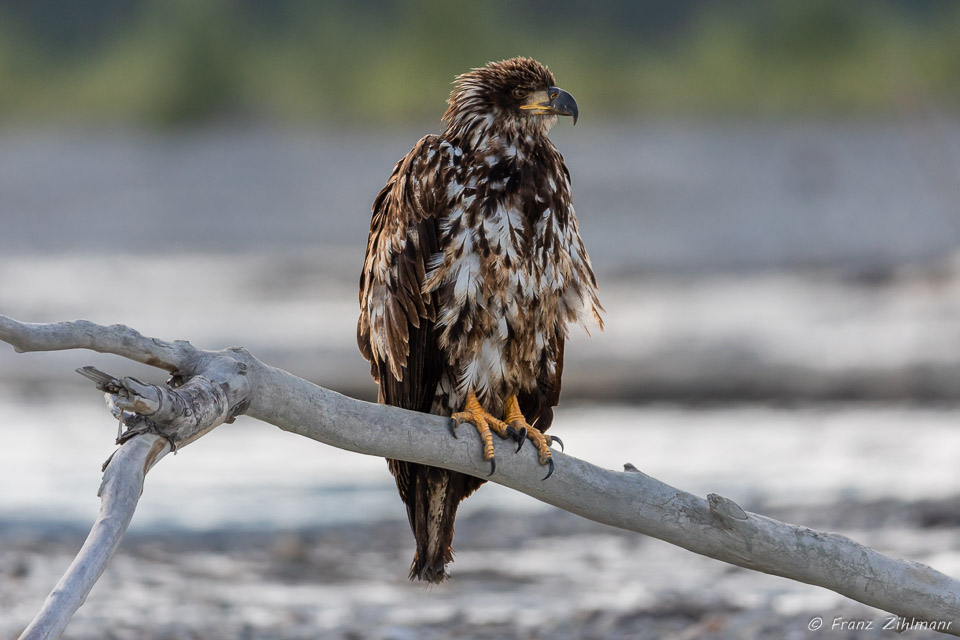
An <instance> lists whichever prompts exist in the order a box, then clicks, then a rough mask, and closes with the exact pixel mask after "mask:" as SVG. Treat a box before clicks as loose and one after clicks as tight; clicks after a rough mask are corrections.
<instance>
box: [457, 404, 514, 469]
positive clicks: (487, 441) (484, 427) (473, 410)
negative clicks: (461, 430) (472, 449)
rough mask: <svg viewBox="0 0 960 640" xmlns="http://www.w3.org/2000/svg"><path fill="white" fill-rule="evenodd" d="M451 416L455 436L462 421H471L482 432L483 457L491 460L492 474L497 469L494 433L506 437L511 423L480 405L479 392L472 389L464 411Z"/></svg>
mask: <svg viewBox="0 0 960 640" xmlns="http://www.w3.org/2000/svg"><path fill="white" fill-rule="evenodd" d="M450 417H451V418H453V428H452V429H451V430H450V432H451V433H452V434H453V437H454V438H456V437H457V431H456V429H457V427H459V426H460V424H461V423H464V422H469V423H470V424H472V425H473V426H474V427H476V429H477V433H479V434H480V440H481V441H482V442H483V459H484V460H488V461H489V462H490V474H489V475H491V476H492V475H493V472H494V471H496V470H497V461H496V460H495V459H494V457H493V434H494V433H495V434H497V435H498V436H500V437H501V438H506V437H507V435H508V434H507V432H508V430H509V428H510V427H509V425H507V423H505V422H504V421H503V420H498V419H497V418H495V417H494V416H492V415H491V414H490V412H489V411H487V410H486V409H484V408H483V407H482V406H481V405H480V401H479V400H477V394H475V393H474V392H472V391H471V392H470V394H469V395H467V404H466V406H465V407H464V408H463V411H459V412H457V413H455V414H453V415H452V416H450Z"/></svg>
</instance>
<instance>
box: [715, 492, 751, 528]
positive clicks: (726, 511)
mask: <svg viewBox="0 0 960 640" xmlns="http://www.w3.org/2000/svg"><path fill="white" fill-rule="evenodd" d="M707 504H708V505H709V506H710V513H712V514H714V515H715V516H717V517H718V518H720V520H721V521H722V522H723V523H724V524H725V525H726V526H727V527H732V526H734V525H736V523H737V522H736V521H740V522H743V521H744V520H746V519H747V517H748V516H747V512H746V511H744V510H743V509H742V508H741V507H740V505H738V504H737V503H736V502H734V501H733V500H730V499H729V498H724V497H723V496H721V495H717V494H716V493H711V494H709V495H708V496H707Z"/></svg>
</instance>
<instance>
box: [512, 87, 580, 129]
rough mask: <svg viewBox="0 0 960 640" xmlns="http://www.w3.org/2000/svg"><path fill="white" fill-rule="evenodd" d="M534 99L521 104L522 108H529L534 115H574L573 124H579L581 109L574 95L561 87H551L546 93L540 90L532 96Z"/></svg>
mask: <svg viewBox="0 0 960 640" xmlns="http://www.w3.org/2000/svg"><path fill="white" fill-rule="evenodd" d="M532 97H533V99H534V101H533V102H531V103H530V104H524V105H521V106H520V108H521V109H529V110H532V111H533V114H534V115H545V116H546V115H557V116H573V124H577V117H578V116H579V115H580V109H578V108H577V101H576V100H574V99H573V96H572V95H570V94H569V93H567V92H566V91H564V90H563V89H561V88H560V87H550V88H549V89H547V91H546V93H543V92H540V93H539V94H536V95H534V96H532Z"/></svg>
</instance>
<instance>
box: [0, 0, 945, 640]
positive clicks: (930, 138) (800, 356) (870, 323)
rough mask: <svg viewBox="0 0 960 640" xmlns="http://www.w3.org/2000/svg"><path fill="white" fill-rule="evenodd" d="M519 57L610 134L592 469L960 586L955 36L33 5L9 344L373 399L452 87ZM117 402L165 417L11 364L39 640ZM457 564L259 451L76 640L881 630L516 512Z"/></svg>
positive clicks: (27, 593)
mask: <svg viewBox="0 0 960 640" xmlns="http://www.w3.org/2000/svg"><path fill="white" fill-rule="evenodd" d="M515 55H526V56H532V57H535V58H537V59H539V60H541V61H542V62H544V63H546V64H548V65H549V66H550V68H551V70H552V71H553V72H554V74H555V76H556V78H557V82H558V84H559V85H560V86H562V87H564V88H565V89H567V90H568V91H570V92H571V93H572V94H573V95H575V96H576V98H577V100H578V102H579V104H580V107H581V118H580V122H579V124H578V126H577V127H576V128H575V129H574V128H572V127H570V126H569V122H560V123H559V124H558V126H557V127H556V128H555V129H554V131H553V133H552V138H553V140H554V142H555V143H556V144H557V146H558V147H559V148H560V150H561V152H562V153H563V154H564V156H565V158H566V161H567V164H568V166H569V168H570V171H571V174H572V176H573V191H574V202H575V205H576V208H577V211H578V216H579V219H580V227H581V233H582V235H583V238H584V241H585V243H586V246H587V248H588V250H589V251H590V254H591V257H592V259H593V262H594V266H595V268H596V271H597V275H598V279H599V281H600V290H601V301H602V303H603V304H604V306H605V307H606V309H607V316H606V318H607V329H606V331H605V332H603V333H602V334H599V335H594V336H593V337H591V338H588V337H587V336H586V335H585V334H582V332H581V331H580V330H574V331H573V334H574V335H573V337H572V339H571V341H570V343H569V346H568V348H567V354H566V357H567V365H566V367H565V377H564V397H563V400H562V403H561V407H560V409H559V410H558V412H557V419H556V422H555V426H554V430H555V431H556V432H557V433H558V434H560V435H561V436H563V437H564V441H565V442H566V443H567V450H568V452H570V453H572V454H573V455H575V456H578V457H581V458H584V459H587V460H590V461H591V462H594V463H597V464H601V465H603V466H606V467H608V468H612V469H620V468H622V465H623V463H625V462H631V463H633V464H635V465H636V466H637V467H638V468H640V469H641V470H643V471H645V472H646V473H649V474H651V475H654V476H656V477H658V478H660V479H661V480H664V481H666V482H668V483H671V484H673V485H674V486H678V487H682V488H684V489H686V490H689V491H693V492H695V493H698V494H700V495H705V494H706V493H708V492H719V493H721V494H723V495H725V496H728V497H730V498H732V499H734V500H736V501H737V502H739V503H740V504H741V505H742V506H744V507H745V508H747V509H751V510H756V511H761V512H763V513H766V514H769V515H771V516H773V517H777V518H781V519H785V520H788V521H791V522H799V523H802V524H805V525H809V526H813V527H818V528H824V529H829V530H839V531H842V532H843V533H846V534H849V535H851V536H853V537H855V538H856V539H858V540H860V541H862V542H864V543H866V544H869V545H871V546H874V547H876V548H878V549H881V550H883V551H885V552H889V553H891V554H894V555H898V556H901V557H908V558H909V559H912V560H917V561H920V562H925V563H929V564H931V565H932V566H934V567H936V568H938V569H940V570H941V571H944V572H946V573H948V574H951V575H954V576H958V575H960V542H957V541H958V540H960V537H958V535H957V534H958V533H960V531H958V529H960V468H958V465H957V464H956V459H957V452H958V451H960V432H958V429H957V423H958V418H960V254H958V248H960V119H958V110H960V5H958V4H957V3H955V2H951V1H950V0H871V1H866V0H849V1H847V2H842V3H841V2H832V1H829V0H807V1H805V2H791V1H788V0H771V1H767V2H747V1H744V0H714V1H712V2H706V1H705V0H644V1H626V0H623V1H616V0H615V1H610V2H599V3H591V4H589V6H587V5H586V4H585V3H583V2H572V1H570V0H554V1H553V2H543V1H540V0H528V1H526V2H506V1H500V0H492V1H488V2H485V3H470V4H460V3H448V2H440V1H437V0H423V1H418V2H400V1H396V0H358V1H355V2H352V3H339V2H329V3H312V2H294V1H287V0H274V1H266V0H242V1H241V0H236V1H233V2H228V1H227V0H209V1H206V2H190V1H188V0H101V1H98V2H94V1H92V0H86V1H81V0H75V1H73V2H70V3H62V2H54V1H52V0H0V313H3V314H6V315H10V316H12V317H15V318H17V319H20V320H26V321H35V322H46V321H57V320H67V319H74V318H80V317H82V318H86V319H90V320H94V321H98V322H102V323H107V324H111V323H124V324H128V325H130V326H132V327H134V328H136V329H138V330H140V331H141V332H143V333H145V334H147V335H152V336H157V337H161V338H165V339H188V340H190V341H191V342H193V344H195V345H197V346H200V347H203V348H210V349H219V348H223V347H226V346H230V345H244V346H246V347H248V348H250V349H251V350H252V351H253V352H254V353H255V354H256V355H257V356H258V357H260V358H261V359H263V360H264V361H266V362H269V363H271V364H275V365H277V366H281V367H283V368H285V369H287V370H289V371H291V372H293V373H296V374H298V375H301V376H303V377H305V378H307V379H309V380H311V381H313V382H316V383H317V384H321V385H323V386H326V387H329V388H332V389H335V390H338V391H341V392H343V393H346V394H349V395H352V396H355V397H361V398H365V399H373V398H375V396H376V389H375V386H374V385H373V383H372V381H371V380H370V378H369V374H368V367H367V365H366V363H364V361H363V360H362V358H361V356H360V354H359V352H358V351H357V349H356V344H355V322H356V316H357V313H358V303H357V280H358V277H359V271H360V267H361V265H362V260H363V252H364V247H365V242H366V236H367V230H368V225H369V221H370V206H371V203H372V201H373V198H374V196H375V195H376V193H377V191H378V190H379V189H380V187H381V186H382V185H383V183H384V182H385V180H386V178H387V176H388V175H389V172H390V170H391V168H392V167H393V164H394V163H395V162H396V160H398V159H399V158H400V157H402V156H403V155H404V154H405V153H406V152H407V151H408V150H409V149H410V148H411V146H412V145H413V144H414V143H415V142H416V140H417V139H419V138H420V137H421V136H422V135H424V134H426V133H431V132H439V131H440V130H441V129H442V125H441V122H440V115H441V114H442V112H443V110H444V108H445V99H446V97H447V95H448V93H449V90H450V82H451V80H452V78H453V76H455V75H456V74H458V73H462V72H464V71H466V70H468V69H470V68H472V67H477V66H482V65H483V64H484V63H486V62H487V61H489V60H498V59H503V58H507V57H512V56H515ZM84 364H96V365H97V366H100V367H101V368H104V369H106V370H108V371H110V372H111V373H114V374H117V375H136V376H138V377H140V378H142V379H148V380H153V381H159V380H162V376H158V374H157V372H155V371H150V370H149V369H144V368H139V367H136V366H134V365H132V364H131V363H129V362H126V361H122V360H120V359H116V358H105V357H101V356H98V355H95V354H88V353H53V354H49V353H48V354H27V355H17V354H14V353H13V350H12V349H9V348H2V345H0V438H2V440H3V442H4V444H3V446H2V447H0V483H2V484H3V486H5V487H6V489H5V490H4V491H3V492H2V493H3V495H2V497H0V541H2V542H0V637H3V638H6V637H11V638H12V637H15V636H16V635H17V634H18V633H19V631H20V630H21V629H22V628H23V626H25V625H26V623H27V622H28V621H29V620H30V618H31V617H32V615H33V614H34V613H35V611H36V610H37V608H38V607H39V605H40V603H41V602H42V601H43V599H44V597H45V596H46V594H47V593H48V592H49V590H50V589H51V588H52V587H53V585H54V584H55V582H56V580H57V578H58V576H59V575H60V573H62V571H63V570H64V569H65V568H66V566H67V565H68V564H69V561H70V559H71V558H72V556H73V555H74V554H75V553H76V550H77V549H78V548H79V545H80V543H81V542H82V539H83V536H84V535H85V530H86V528H87V527H88V526H89V523H90V522H91V521H92V520H93V518H94V517H95V515H96V512H97V508H98V500H97V499H96V495H95V493H96V487H97V484H98V482H99V465H100V463H101V462H102V461H103V460H104V459H106V457H107V456H108V455H109V454H110V452H111V451H112V449H113V437H114V435H115V425H114V424H111V420H110V419H109V417H108V413H107V412H106V411H104V408H103V405H102V404H101V399H100V398H99V397H98V395H99V394H97V393H96V392H95V391H93V390H92V389H90V388H88V386H87V385H85V384H84V381H83V380H82V379H81V378H80V377H79V376H76V375H75V374H73V373H72V369H73V368H74V367H77V366H81V365H84ZM558 472H562V470H558ZM455 547H456V548H457V549H458V550H459V554H458V555H457V560H456V562H455V563H454V564H453V565H452V571H453V575H454V579H453V581H452V582H449V583H448V584H446V585H444V586H442V587H437V588H434V589H431V590H424V589H423V588H421V587H419V586H417V585H410V584H408V583H407V582H406V579H405V575H406V569H407V565H408V563H409V560H410V558H411V557H412V553H413V541H412V536H411V535H410V534H409V532H408V530H407V525H406V519H405V512H404V509H403V507H402V505H401V502H400V500H399V498H398V497H397V495H396V491H395V489H394V487H393V482H392V478H391V477H390V476H389V474H388V472H387V470H386V465H385V464H384V463H383V461H382V460H378V459H373V458H365V457H362V456H357V455H355V454H348V453H346V452H342V451H337V450H334V449H331V448H329V447H325V446H323V445H319V444H316V443H305V442H303V441H301V440H300V439H299V438H297V437H295V436H291V435H289V434H285V433H281V432H278V431H276V430H273V429H266V428H264V425H262V424H258V423H253V422H252V421H248V420H247V421H245V420H240V421H238V422H237V423H236V424H234V425H229V426H224V427H222V428H220V429H218V430H217V431H216V432H215V433H213V434H211V435H210V436H209V437H207V438H204V439H203V440H202V441H200V442H198V443H196V444H194V445H193V446H191V447H189V448H187V449H185V450H184V451H183V452H182V453H181V454H180V455H178V456H176V457H174V458H170V459H167V460H165V462H164V463H163V464H162V465H160V466H159V467H158V468H157V469H155V470H154V471H152V472H151V477H150V478H149V479H148V481H147V485H146V488H145V493H144V496H143V499H142V501H141V506H140V509H139V510H138V513H137V517H136V518H135V520H134V523H133V527H132V530H131V532H130V535H129V536H128V538H127V540H126V541H125V543H124V546H123V547H122V548H121V550H120V552H119V554H118V556H117V558H116V559H115V561H114V563H113V564H112V565H111V566H110V568H109V569H108V571H107V573H106V574H105V575H104V577H103V579H102V580H101V583H100V584H98V586H97V587H96V589H94V592H93V593H92V595H91V597H90V598H89V600H88V602H87V604H86V605H85V606H84V607H83V608H82V609H81V610H80V612H79V613H78V615H77V617H76V619H75V621H74V622H73V623H72V625H71V627H70V634H72V635H71V637H74V638H102V637H104V632H105V630H106V629H109V630H110V633H111V634H112V635H111V636H110V637H113V638H199V637H203V638H237V637H250V638H253V637H256V638H316V637H331V638H433V637H437V638H440V637H443V638H450V637H453V638H459V637H463V638H541V637H543V638H545V637H550V638H551V639H552V640H558V639H561V638H587V637H589V638H647V637H649V638H665V637H677V638H781V637H792V636H797V637H799V636H800V635H803V634H806V633H807V631H806V624H807V622H808V621H809V619H810V618H811V617H812V616H814V615H819V616H823V617H824V618H826V619H828V620H832V619H833V618H834V617H836V616H843V617H845V618H847V619H850V618H859V619H873V620H878V621H880V622H881V624H878V625H875V626H882V621H883V616H882V614H881V613H880V612H878V611H876V610H871V609H867V608H865V607H861V606H859V605H856V604H855V603H852V602H850V601H847V600H844V599H843V598H841V597H839V596H836V595H835V594H832V592H828V591H824V590H821V589H816V588H813V587H807V586H805V585H797V584H793V583H790V582H788V581H785V580H782V579H779V578H773V577H769V576H764V575H759V574H753V573H751V572H748V571H745V570H740V569H734V568H730V567H727V566H725V565H722V564H720V563H717V562H715V561H712V560H707V559H705V558H700V557H698V556H694V555H692V554H689V553H687V552H685V551H683V550H680V549H677V548H674V547H670V546H669V545H666V544H664V543H661V542H659V541H655V540H649V539H644V538H642V537H640V536H638V535H634V534H626V533H624V532H618V531H615V530H613V529H609V528H606V527H602V526H599V525H594V524H591V523H588V522H584V521H582V520H580V519H578V518H576V517H575V516H572V515H569V514H565V513H561V512H557V511H556V510H554V509H552V508H549V507H546V506H544V505H541V504H539V503H537V502H536V501H534V500H532V499H529V498H527V497H525V496H522V495H519V494H515V493H513V492H510V491H508V490H506V489H502V488H500V487H498V486H493V485H489V486H487V487H485V488H484V489H483V490H482V491H480V492H479V493H478V494H477V495H476V496H475V497H472V498H471V499H470V500H469V501H467V502H465V503H464V505H463V507H462V508H461V516H460V519H459V520H458V527H457V539H456V541H455ZM188 584H189V585H190V586H189V588H188V589H186V588H185V587H186V585H188ZM531 602H536V606H534V607H533V608H531V607H530V603H531ZM879 635H880V633H879V632H877V633H876V634H875V635H868V634H865V635H864V636H863V637H879ZM917 636H918V637H922V634H917ZM851 637H854V636H851ZM856 637H859V636H856Z"/></svg>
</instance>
